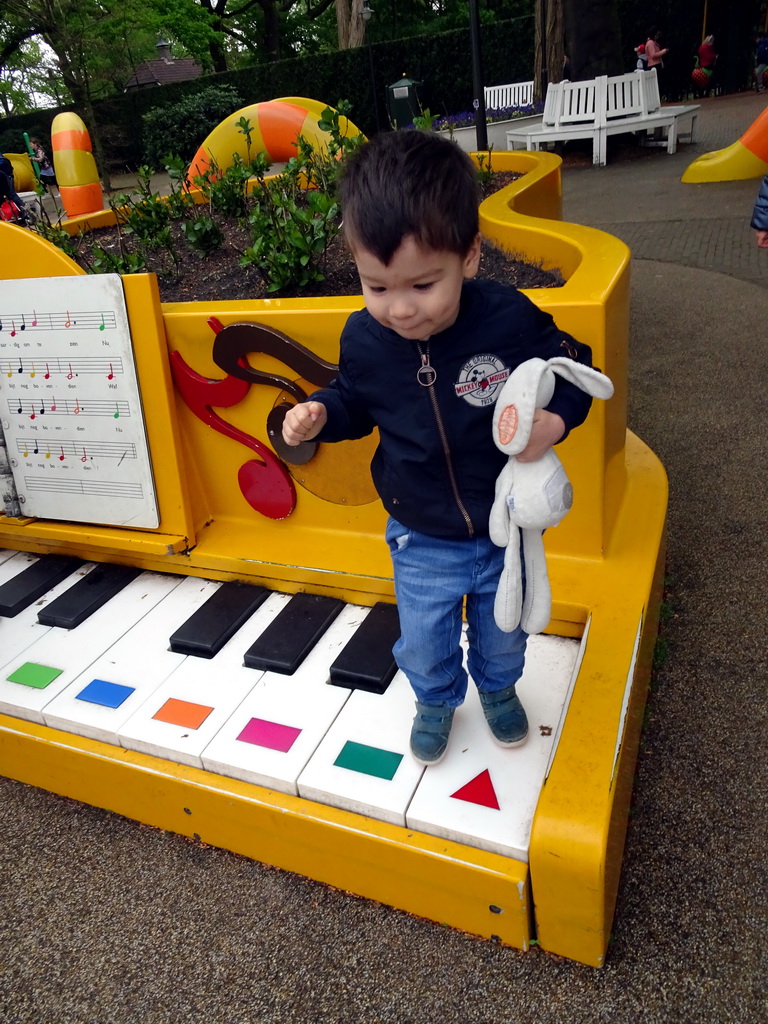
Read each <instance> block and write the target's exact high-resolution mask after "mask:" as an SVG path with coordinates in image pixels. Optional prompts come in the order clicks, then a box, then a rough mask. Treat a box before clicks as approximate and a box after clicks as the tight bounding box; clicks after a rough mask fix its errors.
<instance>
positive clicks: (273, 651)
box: [243, 594, 344, 675]
mask: <svg viewBox="0 0 768 1024" xmlns="http://www.w3.org/2000/svg"><path fill="white" fill-rule="evenodd" d="M343 607H344V602H343V601H339V600H338V598H335V597H323V596H322V595H320V594H294V595H293V597H292V598H291V600H290V601H289V602H288V604H287V605H286V606H285V608H283V610H282V611H281V612H280V614H279V615H278V616H277V618H276V619H274V620H273V621H272V622H271V623H270V624H269V626H267V628H266V629H265V630H264V632H263V633H262V634H261V636H260V637H259V638H258V640H257V641H256V642H255V643H254V644H252V645H251V646H250V647H249V648H248V650H247V651H246V652H245V657H244V659H243V661H244V663H245V664H246V665H247V666H248V668H263V669H267V670H271V671H272V672H282V673H283V675H292V674H293V673H294V672H295V671H296V669H297V668H298V667H299V665H300V664H301V663H302V661H303V660H304V659H305V658H306V656H307V655H308V654H309V652H310V651H311V650H312V648H313V647H314V645H315V643H316V642H317V641H318V640H319V639H320V637H321V636H322V634H323V633H324V632H325V631H326V629H327V628H328V627H329V626H330V624H331V623H332V622H333V620H334V619H335V618H336V616H337V615H338V614H339V612H340V611H341V609H342V608H343Z"/></svg>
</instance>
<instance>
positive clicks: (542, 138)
mask: <svg viewBox="0 0 768 1024" xmlns="http://www.w3.org/2000/svg"><path fill="white" fill-rule="evenodd" d="M698 109H699V107H698V104H695V105H694V104H692V105H689V106H670V107H662V106H661V101H660V98H659V83H658V80H657V77H656V71H655V70H651V71H631V72H629V73H627V74H625V75H615V76H612V77H610V78H609V77H608V76H607V75H601V76H600V77H599V78H594V79H591V80H590V81H587V82H559V83H557V84H556V85H550V86H549V87H548V89H547V96H546V100H545V103H544V115H543V117H542V120H541V124H533V125H531V124H528V125H521V126H520V127H518V128H511V129H509V130H508V131H507V149H515V148H516V143H523V144H524V145H525V147H526V149H529V150H538V149H540V148H541V147H542V146H544V145H546V144H547V143H549V142H567V141H569V140H570V139H590V138H591V139H592V162H593V163H594V164H599V165H600V166H603V165H604V164H605V162H606V149H607V138H608V136H609V135H618V134H623V133H625V132H633V133H634V132H642V133H643V134H644V136H645V138H644V139H643V142H644V144H649V145H656V146H665V147H666V150H667V152H668V153H674V152H676V150H677V143H678V141H680V140H681V139H683V138H684V139H686V140H687V141H690V142H692V141H693V135H694V130H695V125H696V115H697V112H698ZM685 118H690V119H691V125H690V130H689V131H688V132H686V133H681V131H680V126H679V122H680V121H681V120H682V119H685ZM665 129H666V135H663V134H662V133H663V131H664V130H665Z"/></svg>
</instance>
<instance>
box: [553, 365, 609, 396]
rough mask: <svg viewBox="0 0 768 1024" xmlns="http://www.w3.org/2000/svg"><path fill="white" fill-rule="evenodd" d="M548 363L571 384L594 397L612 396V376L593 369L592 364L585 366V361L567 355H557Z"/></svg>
mask: <svg viewBox="0 0 768 1024" xmlns="http://www.w3.org/2000/svg"><path fill="white" fill-rule="evenodd" d="M547 365H548V366H549V368H550V369H551V370H554V372H555V373H557V374H559V375H560V376H561V377H565V379H566V380H568V381H570V382H571V384H575V385H576V387H577V388H581V390H582V391H586V392H587V394H588V395H592V396H593V398H611V396H612V395H613V382H612V381H611V378H610V377H606V375H605V374H604V373H600V371H599V370H593V369H592V367H591V366H584V364H583V363H577V362H575V361H574V360H573V359H568V358H567V357H565V356H555V358H554V359H550V360H549V361H548V363H547Z"/></svg>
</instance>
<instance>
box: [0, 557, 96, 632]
mask: <svg viewBox="0 0 768 1024" xmlns="http://www.w3.org/2000/svg"><path fill="white" fill-rule="evenodd" d="M81 565H83V560H82V559H81V558H70V557H68V556H67V555H43V556H42V558H40V559H38V561H36V562H34V563H33V564H32V565H30V566H28V567H27V568H26V569H24V571H23V572H20V573H19V574H18V575H17V576H14V577H13V579H11V580H8V581H7V582H6V583H3V584H2V586H0V615H5V616H7V617H8V618H12V617H13V616H14V615H18V614H19V612H23V611H24V609H25V608H29V606H30V605H31V604H32V602H33V601H36V600H37V599H38V597H42V596H43V594H45V593H46V592H47V591H48V590H50V589H51V587H55V586H56V584H57V583H61V581H62V580H63V579H66V578H67V576H69V575H70V574H71V573H73V572H74V571H75V570H76V569H79V568H80V566H81Z"/></svg>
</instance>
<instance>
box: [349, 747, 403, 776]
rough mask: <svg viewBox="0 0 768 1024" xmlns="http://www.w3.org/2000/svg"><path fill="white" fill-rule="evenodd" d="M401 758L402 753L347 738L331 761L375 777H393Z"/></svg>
mask: <svg viewBox="0 0 768 1024" xmlns="http://www.w3.org/2000/svg"><path fill="white" fill-rule="evenodd" d="M402 760H403V755H402V754H396V753H395V752H394V751H393V750H382V749H381V747H369V746H366V744H364V743H353V742H352V741H351V740H347V742H346V743H345V744H344V746H343V747H342V748H341V753H340V754H339V756H338V757H337V758H336V760H335V761H334V762H333V763H334V764H335V765H338V767H339V768H348V769H349V770H350V771H353V772H362V774H363V775H373V776H375V777H376V778H377V779H393V778H394V777H395V772H396V771H397V769H398V767H399V766H400V762H401V761H402Z"/></svg>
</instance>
